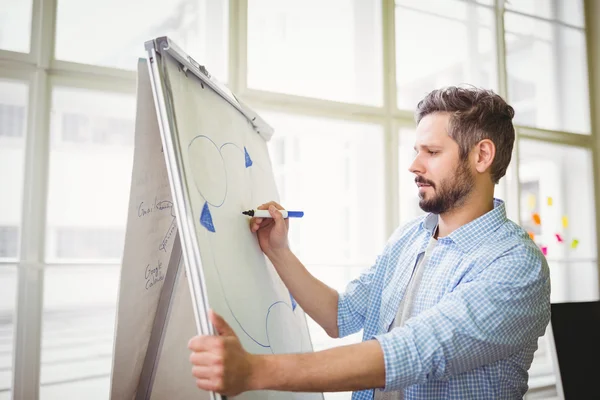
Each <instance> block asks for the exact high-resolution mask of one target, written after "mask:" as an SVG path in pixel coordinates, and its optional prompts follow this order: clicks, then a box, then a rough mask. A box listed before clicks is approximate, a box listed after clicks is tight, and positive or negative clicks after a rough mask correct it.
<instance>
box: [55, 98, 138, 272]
mask: <svg viewBox="0 0 600 400" xmlns="http://www.w3.org/2000/svg"><path fill="white" fill-rule="evenodd" d="M51 113H52V114H51V128H50V133H51V148H50V178H49V179H50V180H49V189H48V211H47V212H48V215H47V227H46V259H47V260H48V261H51V262H57V261H61V260H62V261H67V260H68V261H76V260H86V261H113V262H118V260H120V258H121V254H122V251H123V240H124V236H125V223H126V220H127V206H128V198H129V187H130V181H131V168H132V161H133V134H134V118H135V99H134V98H133V96H127V95H121V94H116V93H103V92H94V91H88V90H79V89H72V88H63V87H57V88H55V89H54V90H53V92H52V111H51Z"/></svg>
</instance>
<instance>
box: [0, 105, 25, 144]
mask: <svg viewBox="0 0 600 400" xmlns="http://www.w3.org/2000/svg"><path fill="white" fill-rule="evenodd" d="M25 117H26V116H25V107H23V106H13V105H7V104H0V136H6V137H20V136H23V135H24V134H25Z"/></svg>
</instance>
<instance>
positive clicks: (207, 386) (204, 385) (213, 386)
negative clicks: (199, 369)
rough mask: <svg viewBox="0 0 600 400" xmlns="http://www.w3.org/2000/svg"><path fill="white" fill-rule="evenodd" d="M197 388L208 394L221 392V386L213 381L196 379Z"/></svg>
mask: <svg viewBox="0 0 600 400" xmlns="http://www.w3.org/2000/svg"><path fill="white" fill-rule="evenodd" d="M196 386H198V387H199V388H200V389H202V390H206V391H207V392H217V391H218V390H219V386H218V385H217V383H216V382H215V381H214V380H212V379H196Z"/></svg>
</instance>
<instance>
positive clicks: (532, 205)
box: [527, 194, 535, 211]
mask: <svg viewBox="0 0 600 400" xmlns="http://www.w3.org/2000/svg"><path fill="white" fill-rule="evenodd" d="M527 207H529V211H533V209H534V208H535V196H534V195H532V194H530V195H529V196H527Z"/></svg>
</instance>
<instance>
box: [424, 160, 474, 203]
mask: <svg viewBox="0 0 600 400" xmlns="http://www.w3.org/2000/svg"><path fill="white" fill-rule="evenodd" d="M415 182H420V183H425V184H428V185H431V188H432V189H434V193H433V197H432V198H430V199H427V200H425V198H424V197H423V195H422V194H421V193H419V197H420V199H421V200H420V201H419V207H421V209H422V210H423V211H425V212H430V213H433V214H443V213H445V212H447V211H450V210H452V209H453V208H456V207H459V206H461V205H462V204H463V202H464V201H465V199H466V198H467V196H468V195H469V193H471V191H472V190H473V187H474V185H475V177H474V176H473V174H472V173H471V171H469V167H468V165H467V162H466V161H460V162H459V165H458V168H457V170H456V175H455V176H454V178H453V179H452V178H447V179H444V180H442V181H441V182H440V184H439V185H436V184H434V183H433V182H432V181H429V180H427V179H425V178H423V177H420V176H417V177H416V178H415Z"/></svg>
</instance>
